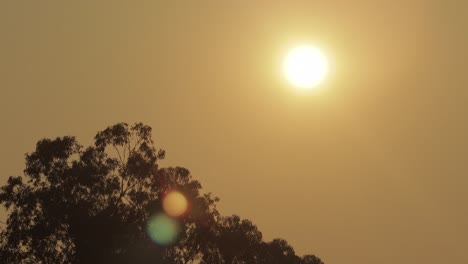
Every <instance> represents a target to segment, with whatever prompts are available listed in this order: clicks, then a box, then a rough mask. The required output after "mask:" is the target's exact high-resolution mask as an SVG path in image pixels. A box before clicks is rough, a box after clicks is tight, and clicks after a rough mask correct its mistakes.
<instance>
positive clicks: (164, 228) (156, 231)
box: [147, 214, 179, 246]
mask: <svg viewBox="0 0 468 264" xmlns="http://www.w3.org/2000/svg"><path fill="white" fill-rule="evenodd" d="M147 232H148V235H149V237H150V238H151V240H153V241H154V242H156V243H158V244H159V245H162V246H167V245H171V244H173V243H174V242H175V241H176V240H177V235H178V233H179V225H178V223H177V222H176V221H175V220H174V219H172V218H170V217H168V216H166V215H165V214H157V215H155V216H153V217H151V218H150V219H149V221H148V226H147Z"/></svg>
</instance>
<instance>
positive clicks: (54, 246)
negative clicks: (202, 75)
mask: <svg viewBox="0 0 468 264" xmlns="http://www.w3.org/2000/svg"><path fill="white" fill-rule="evenodd" d="M164 155H165V153H164V151H163V150H160V149H157V148H156V147H155V144H154V142H153V140H152V139H151V128H150V127H149V126H146V125H144V124H142V123H137V124H134V125H132V126H130V125H128V124H126V123H118V124H116V125H114V126H111V127H108V128H107V129H105V130H104V131H101V132H98V133H97V135H96V137H95V142H94V145H93V146H90V147H87V148H84V147H83V146H81V145H80V144H79V143H78V142H77V141H76V139H75V138H74V137H70V136H66V137H62V138H56V139H54V140H51V139H42V140H40V141H39V142H38V143H37V145H36V149H35V151H34V152H32V153H30V154H27V155H26V168H25V170H24V177H21V176H18V177H10V178H9V179H8V182H7V184H6V185H5V186H3V187H1V189H0V203H2V204H3V205H4V206H5V207H6V209H7V212H8V219H7V226H6V228H5V229H4V230H3V231H2V232H1V233H0V246H1V248H0V260H1V261H2V262H3V263H136V264H138V263H313V264H320V263H322V262H321V261H320V259H319V258H317V257H315V256H304V257H303V258H300V257H298V256H296V255H295V253H294V250H293V249H292V247H291V246H289V245H288V244H287V242H286V241H284V240H273V241H272V242H269V243H266V242H263V241H262V234H261V232H260V231H259V230H258V229H257V227H256V226H255V225H253V224H252V222H250V221H249V220H241V219H240V218H239V217H238V216H230V217H222V216H220V214H219V212H218V211H217V209H216V204H217V202H218V200H219V199H218V198H217V197H213V196H212V195H211V194H202V193H201V192H200V191H201V184H200V183H199V182H198V181H196V180H193V179H192V176H191V175H190V173H189V171H188V170H187V169H185V168H182V167H169V168H159V166H158V161H159V160H161V159H163V158H164ZM172 190H177V191H179V192H180V193H183V195H184V196H185V198H186V199H187V200H188V203H189V204H190V210H189V211H188V212H187V213H186V214H184V215H183V216H181V217H179V218H176V219H173V220H171V221H174V222H175V223H176V224H177V226H178V232H177V235H178V236H177V240H176V241H175V242H174V243H172V244H165V245H163V244H161V243H159V244H158V243H155V242H153V240H152V239H151V238H150V235H149V234H148V232H149V231H148V226H149V223H150V222H151V217H152V216H153V215H155V214H157V213H159V212H162V211H163V209H162V205H161V204H162V200H163V198H164V196H165V195H166V194H167V193H168V192H170V191H172Z"/></svg>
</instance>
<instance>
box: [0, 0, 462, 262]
mask: <svg viewBox="0 0 468 264" xmlns="http://www.w3.org/2000/svg"><path fill="white" fill-rule="evenodd" d="M97 2H99V3H97ZM467 25H468V2H467V1H435V0H433V1H432V0H426V1H371V0H368V1H332V0H327V1H188V0H187V1H74V2H71V1H1V2H0V40H1V41H0V92H1V93H0V121H1V124H2V129H1V130H0V145H1V146H2V147H1V149H0V160H1V167H0V175H1V176H0V182H1V183H2V184H3V183H5V180H6V179H7V176H9V175H18V174H21V172H22V170H23V168H24V154H25V153H26V152H30V151H32V150H33V149H34V146H35V143H36V142H37V140H39V139H40V138H43V137H56V136H62V135H67V134H68V135H76V136H77V137H78V139H79V140H80V142H81V143H82V144H89V143H91V140H92V138H93V136H94V134H95V133H96V132H97V131H98V130H101V129H104V128H105V127H107V126H108V125H112V124H114V123H116V122H120V121H125V122H129V123H132V122H137V121H142V122H144V123H147V124H148V125H151V126H152V127H153V129H154V137H155V139H156V140H157V142H158V143H159V146H160V147H162V148H164V149H165V150H166V151H167V159H166V161H165V162H164V163H163V165H181V166H184V167H187V168H188V169H190V170H191V172H192V174H194V176H195V177H196V178H197V179H199V180H200V181H201V182H202V184H203V186H204V189H205V190H206V191H211V192H213V193H214V194H215V195H218V196H220V197H221V204H220V209H221V211H222V213H223V214H232V213H236V214H239V215H240V216H241V217H244V218H248V219H251V220H252V221H253V222H254V223H256V224H257V225H258V226H259V228H260V230H261V231H262V232H263V234H264V236H265V237H266V239H272V238H274V237H282V238H285V239H287V240H288V242H290V243H291V244H292V245H293V246H294V248H295V249H296V251H297V252H298V253H299V254H305V253H314V254H317V255H318V256H320V257H321V258H322V259H323V260H324V261H325V262H326V263H333V264H354V263H355V264H375V263H379V264H391V263H395V261H396V262H398V263H401V264H414V263H424V264H436V263H468V255H467V254H466V252H467V250H468V247H467V245H468V224H467V223H468V206H467V204H468V192H467V191H466V190H467V187H468V177H467V176H468V160H467V157H468V138H467V135H468V108H467V103H468V74H467V69H468V51H467V47H468V33H467V32H468V31H467ZM298 43H314V44H317V45H318V46H320V47H321V48H322V49H323V50H324V52H325V53H326V54H327V55H328V58H329V61H330V74H329V75H328V77H327V80H326V81H325V82H324V83H323V84H322V86H323V87H321V91H320V92H319V93H314V94H311V93H304V92H298V91H297V90H295V89H293V88H292V87H291V86H290V85H289V84H287V82H286V81H285V80H284V76H282V74H281V60H282V59H283V57H284V55H285V54H286V52H287V50H288V49H289V48H291V47H293V46H294V45H297V44H298Z"/></svg>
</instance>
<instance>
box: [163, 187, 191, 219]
mask: <svg viewBox="0 0 468 264" xmlns="http://www.w3.org/2000/svg"><path fill="white" fill-rule="evenodd" d="M163 208H164V211H165V212H166V214H167V215H169V216H171V217H179V216H181V215H183V214H184V213H185V212H187V208H188V202H187V199H186V198H185V196H184V195H183V194H182V193H180V192H178V191H171V192H170V193H168V194H167V195H166V196H165V197H164V198H163Z"/></svg>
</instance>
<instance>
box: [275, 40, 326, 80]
mask: <svg viewBox="0 0 468 264" xmlns="http://www.w3.org/2000/svg"><path fill="white" fill-rule="evenodd" d="M283 70H284V73H285V75H286V78H287V79H288V81H289V82H290V83H291V84H292V85H294V86H296V87H299V88H301V89H310V88H312V87H316V86H317V85H319V84H320V83H321V82H322V81H323V79H324V78H325V76H326V74H327V72H328V61H327V58H326V57H325V55H324V54H323V52H322V51H320V50H319V49H318V48H316V47H313V46H308V45H303V46H299V47H296V48H294V49H292V50H291V51H289V53H288V54H287V56H286V59H285V61H284V65H283Z"/></svg>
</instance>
